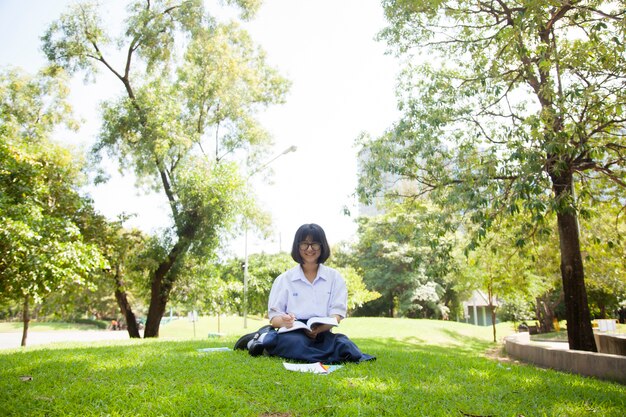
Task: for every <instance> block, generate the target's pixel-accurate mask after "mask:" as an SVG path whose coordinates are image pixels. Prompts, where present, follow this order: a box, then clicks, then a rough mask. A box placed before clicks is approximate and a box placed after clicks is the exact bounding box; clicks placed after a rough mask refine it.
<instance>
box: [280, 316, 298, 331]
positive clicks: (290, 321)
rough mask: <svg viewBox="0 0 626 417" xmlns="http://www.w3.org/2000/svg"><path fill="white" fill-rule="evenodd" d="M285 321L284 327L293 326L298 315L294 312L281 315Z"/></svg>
mask: <svg viewBox="0 0 626 417" xmlns="http://www.w3.org/2000/svg"><path fill="white" fill-rule="evenodd" d="M280 317H281V319H282V321H283V327H286V328H290V327H293V322H294V321H296V316H295V315H294V314H293V313H286V314H283V315H282V316H280Z"/></svg>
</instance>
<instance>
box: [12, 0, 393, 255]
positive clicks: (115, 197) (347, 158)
mask: <svg viewBox="0 0 626 417" xmlns="http://www.w3.org/2000/svg"><path fill="white" fill-rule="evenodd" d="M70 3H72V2H71V1H67V0H29V1H23V0H0V39H2V40H3V41H2V43H1V45H0V67H6V66H9V65H11V66H19V67H22V68H23V69H25V70H26V71H28V72H29V73H32V74H34V73H35V72H36V71H37V70H38V69H39V68H41V66H42V65H43V64H44V57H43V53H42V52H41V51H40V46H41V42H40V39H39V38H40V36H41V35H42V34H43V31H44V29H45V27H47V25H48V24H49V23H50V22H51V21H53V20H54V19H56V18H57V17H58V16H59V14H60V13H61V12H62V11H64V10H65V8H66V6H67V5H68V4H70ZM104 3H105V4H112V5H114V6H117V7H119V5H120V4H123V3H124V2H122V1H121V0H105V1H104ZM384 25H385V21H384V18H383V15H382V9H381V6H380V1H379V0H265V2H264V4H263V6H262V8H261V10H260V13H259V14H258V16H257V17H256V18H255V20H254V21H253V22H251V23H250V24H247V25H246V27H247V28H248V30H249V32H250V33H251V34H252V36H253V39H255V41H256V42H257V43H259V44H260V45H261V46H262V47H263V49H264V50H265V51H266V52H267V56H268V60H269V62H270V64H271V65H273V66H274V67H276V68H278V69H279V70H280V71H281V73H282V74H283V75H284V76H286V77H287V78H289V79H290V80H291V82H292V88H291V91H290V93H289V95H288V97H287V103H286V104H284V105H281V106H275V107H272V108H270V109H269V110H268V111H267V112H265V113H264V114H262V115H261V116H260V119H261V121H262V123H263V125H264V126H265V127H266V128H267V129H268V130H269V131H270V132H271V134H272V136H273V138H274V142H275V146H274V153H273V154H274V155H277V154H279V153H281V152H282V151H283V150H284V149H286V148H288V147H289V146H292V145H295V146H297V151H296V152H294V153H288V154H286V155H283V156H281V157H279V158H278V159H276V160H275V161H273V162H272V163H271V164H270V165H269V166H270V167H271V168H272V170H273V172H274V176H273V183H272V184H263V183H262V179H263V176H262V175H257V176H253V178H252V182H253V184H254V186H255V189H256V192H257V195H258V199H259V201H260V203H261V206H262V207H264V208H265V209H266V210H268V211H269V212H270V213H271V214H272V218H273V221H274V228H273V230H274V233H273V235H272V236H271V237H270V238H269V239H267V240H262V239H260V238H259V237H256V236H249V241H248V250H249V252H250V253H255V252H261V251H265V252H275V251H277V250H279V249H282V250H287V249H288V248H289V247H290V246H291V240H292V239H293V235H294V233H295V231H296V229H297V228H298V227H299V226H300V225H301V224H303V223H318V224H320V225H321V226H322V227H323V228H324V230H325V231H326V234H327V237H328V239H329V242H330V243H331V245H332V244H335V243H337V242H339V241H341V240H349V239H351V237H352V236H353V234H354V231H355V230H356V226H355V224H354V218H355V216H356V214H358V213H357V202H356V199H355V198H354V197H353V196H352V195H353V193H354V189H355V187H356V181H357V180H356V167H357V164H356V148H355V146H354V140H355V138H356V137H357V136H358V135H359V133H361V132H368V133H370V134H372V135H373V136H376V135H379V134H381V133H382V132H383V131H384V130H385V129H386V128H388V127H390V126H391V124H392V122H393V121H394V120H395V118H396V117H397V110H396V100H395V92H394V86H395V78H396V75H397V72H398V65H397V64H396V61H395V59H394V58H392V57H390V56H388V55H385V54H384V51H385V45H384V44H382V43H380V42H376V41H375V40H374V37H375V35H376V33H377V32H378V31H379V30H380V29H382V28H383V27H384ZM72 86H73V102H74V103H75V107H76V108H75V110H76V113H77V114H78V115H79V116H80V117H82V118H84V119H85V120H86V124H85V126H84V127H83V128H82V129H81V132H80V136H79V138H80V139H79V140H77V139H74V140H75V141H77V142H78V144H79V145H82V146H86V147H88V146H89V145H90V144H91V143H92V141H93V140H94V137H95V135H96V133H97V130H98V127H99V118H98V111H97V105H98V102H99V101H100V100H101V99H102V91H103V89H110V90H113V91H112V92H113V93H114V94H116V95H117V94H119V93H120V91H121V90H120V89H121V85H117V84H115V83H111V84H108V86H102V85H100V86H86V85H84V84H83V83H82V80H77V81H76V82H75V83H73V84H72ZM112 174H115V173H112ZM89 192H90V194H91V195H92V197H93V198H94V201H95V205H96V208H97V209H98V210H99V211H100V212H101V213H103V214H105V215H107V216H109V217H110V218H114V217H115V216H116V215H117V214H118V213H121V212H127V213H133V212H134V213H138V214H139V216H138V217H137V218H136V219H134V220H133V221H132V222H130V223H128V225H129V226H138V227H140V228H142V229H143V230H145V231H147V232H150V231H152V230H154V229H156V228H159V227H161V226H162V225H163V224H164V223H165V222H166V221H167V218H166V215H165V214H164V213H165V212H166V210H167V207H166V204H165V200H164V198H163V197H161V195H156V196H146V195H143V194H138V191H137V190H136V189H135V188H134V182H133V179H132V178H131V177H124V178H121V177H120V176H119V175H117V174H115V175H113V178H112V180H111V181H109V182H108V183H107V184H105V185H102V186H99V187H97V188H91V189H90V190H89ZM344 206H347V207H349V208H350V209H351V210H352V217H347V216H345V215H344V214H343V207H344ZM232 247H233V251H235V252H236V253H239V254H242V253H243V239H241V241H235V242H233V245H232Z"/></svg>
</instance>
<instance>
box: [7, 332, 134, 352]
mask: <svg viewBox="0 0 626 417" xmlns="http://www.w3.org/2000/svg"><path fill="white" fill-rule="evenodd" d="M125 339H129V336H128V332H127V331H126V330H116V331H112V330H54V331H49V332H32V331H31V332H28V339H27V340H26V348H28V347H29V346H35V345H45V344H50V343H59V342H61V343H62V342H86V343H89V342H97V341H102V340H125ZM21 342H22V332H21V331H20V332H6V333H0V349H10V348H18V347H20V343H21Z"/></svg>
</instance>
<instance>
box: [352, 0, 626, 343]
mask: <svg viewBox="0 0 626 417" xmlns="http://www.w3.org/2000/svg"><path fill="white" fill-rule="evenodd" d="M383 6H384V9H385V14H386V17H387V20H388V21H389V27H388V28H386V29H384V30H383V31H382V33H381V38H383V39H385V40H387V42H388V43H389V45H390V46H391V47H392V48H394V49H395V51H396V53H398V54H399V55H406V57H407V61H410V64H409V65H407V70H406V71H405V72H404V73H403V75H402V77H401V81H400V88H399V94H400V95H401V99H400V104H399V106H400V109H401V110H402V111H403V113H404V115H403V116H402V118H401V120H400V121H399V122H398V123H397V124H396V125H395V126H394V127H393V128H392V129H390V130H389V131H388V132H387V133H386V134H385V135H383V137H381V138H378V139H376V140H374V141H371V143H366V144H364V146H365V147H366V148H367V150H368V151H369V152H370V154H371V156H372V157H371V158H370V162H369V164H370V165H369V168H367V167H366V169H365V172H366V173H367V174H368V175H367V176H364V177H363V178H362V179H361V182H360V190H361V194H362V195H363V196H364V197H371V196H372V195H374V194H375V193H377V192H378V191H379V190H380V186H381V181H380V177H381V175H380V174H376V173H375V172H373V171H374V170H375V169H376V167H378V169H380V170H383V171H387V172H391V173H393V174H395V175H398V176H400V177H402V178H406V179H409V180H412V181H414V182H415V183H418V184H420V186H421V188H420V192H421V193H430V195H431V196H432V198H433V199H436V200H437V201H438V202H439V203H440V204H442V205H444V206H445V207H446V208H448V209H455V210H457V211H462V212H463V213H466V214H467V215H468V216H471V218H472V220H473V221H474V222H475V224H477V225H478V227H477V228H476V229H475V230H474V231H475V233H474V237H475V241H478V240H480V239H481V238H483V237H484V236H485V234H486V232H487V230H488V229H489V227H490V225H491V224H492V223H493V221H494V219H495V218H496V217H497V216H501V215H507V213H515V212H518V211H520V210H522V211H525V212H528V213H530V218H531V219H532V221H531V222H530V223H528V224H524V225H520V226H521V227H522V228H525V231H526V232H528V233H529V234H530V233H533V232H536V231H537V230H538V229H541V228H545V227H547V225H546V224H545V222H543V220H542V219H543V218H544V217H545V215H546V213H548V212H554V213H555V214H556V222H557V226H558V234H559V247H560V270H561V279H562V282H563V290H564V297H565V305H566V310H567V313H566V315H567V317H566V318H567V330H568V340H569V345H570V348H571V349H575V350H588V351H595V350H596V347H595V341H594V337H593V332H592V328H591V322H590V313H589V307H588V301H587V292H586V288H585V275H584V268H583V258H582V256H581V249H580V236H579V229H578V214H579V212H580V210H581V209H583V208H584V207H581V205H580V203H581V202H580V201H579V200H577V199H576V196H575V194H574V190H575V188H577V189H579V192H580V193H581V194H585V193H588V192H600V193H602V194H603V195H613V196H622V197H623V196H624V190H625V188H626V187H625V186H626V183H624V181H623V178H624V177H625V176H624V162H625V160H624V157H625V154H624V149H625V148H626V143H625V142H624V132H625V131H626V129H625V127H626V119H625V118H624V116H623V114H624V111H623V110H624V103H625V102H626V101H625V98H626V97H625V96H626V89H624V88H623V86H624V82H625V81H626V65H625V64H626V62H625V58H626V57H625V56H624V47H625V46H624V43H623V39H624V30H625V29H624V28H625V26H624V24H623V14H624V10H623V5H622V4H621V3H615V2H603V1H584V2H551V3H546V2H542V1H541V2H540V1H525V2H521V3H520V2H512V1H498V2H478V3H477V2H472V1H464V0H461V1H438V2H427V1H411V2H406V1H395V0H386V1H384V2H383ZM420 48H423V49H420ZM422 50H424V51H425V53H424V54H423V55H422V56H417V52H419V51H422ZM414 52H415V53H414ZM413 58H416V59H413ZM417 58H419V59H417ZM602 179H606V180H607V181H608V182H610V183H611V186H610V187H608V186H607V187H595V188H594V187H593V186H592V185H593V184H599V182H600V181H602Z"/></svg>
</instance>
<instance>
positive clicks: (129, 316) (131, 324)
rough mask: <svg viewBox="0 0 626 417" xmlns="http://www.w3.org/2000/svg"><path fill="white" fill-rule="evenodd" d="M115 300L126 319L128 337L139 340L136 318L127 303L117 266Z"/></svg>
mask: <svg viewBox="0 0 626 417" xmlns="http://www.w3.org/2000/svg"><path fill="white" fill-rule="evenodd" d="M115 299H116V300H117V305H118V306H119V308H120V311H121V312H122V314H123V315H124V318H125V319H126V329H127V330H128V336H130V337H131V338H135V339H138V338H141V336H140V335H139V328H138V327H137V318H136V317H135V313H133V309H132V307H131V305H130V303H129V302H128V296H127V295H126V291H125V290H124V281H123V280H122V277H121V273H120V267H119V265H118V266H117V267H116V268H115Z"/></svg>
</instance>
